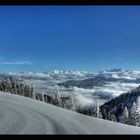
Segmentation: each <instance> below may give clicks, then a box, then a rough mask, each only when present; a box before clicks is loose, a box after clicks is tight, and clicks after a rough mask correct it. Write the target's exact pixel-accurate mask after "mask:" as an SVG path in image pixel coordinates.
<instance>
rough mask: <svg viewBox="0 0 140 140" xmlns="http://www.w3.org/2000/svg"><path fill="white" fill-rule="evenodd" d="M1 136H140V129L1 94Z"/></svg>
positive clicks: (25, 98) (24, 98)
mask: <svg viewBox="0 0 140 140" xmlns="http://www.w3.org/2000/svg"><path fill="white" fill-rule="evenodd" d="M0 112H1V113H0V133H1V134H139V133H140V128H138V127H134V126H129V125H124V124H119V123H115V122H111V121H107V120H102V119H98V118H94V117H89V116H86V115H82V114H78V113H76V112H73V111H68V110H65V109H61V108H59V107H56V106H53V105H50V104H46V103H43V102H40V101H36V100H33V99H30V98H27V97H22V96H19V95H13V94H9V93H3V92H0Z"/></svg>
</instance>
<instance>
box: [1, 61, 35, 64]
mask: <svg viewBox="0 0 140 140" xmlns="http://www.w3.org/2000/svg"><path fill="white" fill-rule="evenodd" d="M0 64H2V65H32V63H31V62H29V61H17V62H0Z"/></svg>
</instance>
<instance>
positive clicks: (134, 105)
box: [129, 101, 137, 126]
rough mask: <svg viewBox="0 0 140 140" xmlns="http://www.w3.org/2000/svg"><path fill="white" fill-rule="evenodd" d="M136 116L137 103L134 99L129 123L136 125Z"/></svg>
mask: <svg viewBox="0 0 140 140" xmlns="http://www.w3.org/2000/svg"><path fill="white" fill-rule="evenodd" d="M136 116H137V115H136V103H135V101H134V102H133V104H132V107H131V110H130V117H129V124H131V125H135V126H136V120H137V119H136Z"/></svg>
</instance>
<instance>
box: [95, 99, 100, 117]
mask: <svg viewBox="0 0 140 140" xmlns="http://www.w3.org/2000/svg"><path fill="white" fill-rule="evenodd" d="M99 111H100V108H99V97H97V99H96V117H97V118H99Z"/></svg>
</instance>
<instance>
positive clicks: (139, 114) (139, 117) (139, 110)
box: [136, 96, 140, 126]
mask: <svg viewBox="0 0 140 140" xmlns="http://www.w3.org/2000/svg"><path fill="white" fill-rule="evenodd" d="M136 126H140V96H138V98H137V101H136Z"/></svg>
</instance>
